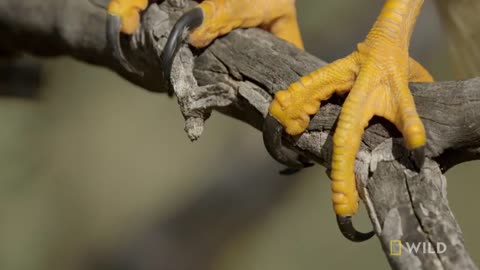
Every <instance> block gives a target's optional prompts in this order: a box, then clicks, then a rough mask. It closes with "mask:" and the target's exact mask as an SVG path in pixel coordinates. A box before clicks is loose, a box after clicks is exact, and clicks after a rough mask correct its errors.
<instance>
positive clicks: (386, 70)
mask: <svg viewBox="0 0 480 270" xmlns="http://www.w3.org/2000/svg"><path fill="white" fill-rule="evenodd" d="M422 5H423V0H388V1H386V3H385V5H384V7H383V9H382V12H381V14H380V16H379V17H378V19H377V21H376V22H375V24H374V26H373V28H372V30H371V31H370V33H369V34H368V36H367V38H366V39H365V41H364V42H362V43H360V44H359V45H358V48H357V50H356V51H355V52H353V53H352V54H350V55H348V56H347V57H345V58H343V59H340V60H337V61H335V62H333V63H331V64H330V65H327V66H325V67H323V68H321V69H319V70H317V71H315V72H313V73H311V74H309V75H307V76H305V77H303V78H301V79H300V81H299V82H296V83H293V84H292V85H290V87H289V88H288V89H286V90H283V91H279V92H277V93H276V95H275V99H274V101H273V102H272V104H271V106H270V113H271V114H272V115H273V116H274V117H275V118H276V119H277V120H278V121H279V122H280V123H281V124H282V125H284V127H285V130H286V132H287V133H289V134H291V135H298V134H300V133H302V132H303V131H305V129H306V128H307V126H308V124H309V121H310V117H309V115H313V114H315V113H316V112H317V111H318V109H319V106H320V101H322V100H326V99H328V98H329V97H330V96H331V95H332V94H334V93H337V94H345V93H347V92H349V94H348V96H347V98H346V100H345V103H344V104H343V107H342V111H341V114H340V117H339V120H338V124H337V129H336V130H335V134H334V136H333V157H332V171H331V179H332V191H333V196H332V200H333V205H334V209H335V212H336V214H337V215H341V216H351V215H354V214H355V213H356V212H357V208H358V194H357V190H356V185H355V176H354V165H355V156H356V154H357V152H358V150H359V147H360V141H361V137H362V135H363V132H364V129H365V128H366V126H367V125H368V121H369V120H370V119H371V118H372V117H373V116H374V115H377V116H381V117H384V118H386V119H388V120H389V121H391V122H392V123H394V124H395V126H396V127H397V128H398V129H399V130H400V131H401V132H402V134H403V136H404V139H405V141H406V145H407V148H409V149H415V148H418V147H421V146H424V145H425V143H426V136H425V129H424V127H423V124H422V122H421V121H420V118H419V117H418V114H417V112H416V109H415V104H414V101H413V97H412V95H411V93H410V90H409V89H408V82H409V81H416V82H419V81H423V82H430V81H433V78H432V76H431V75H430V74H429V73H428V72H427V71H426V70H425V69H424V68H423V67H422V66H421V65H420V64H418V63H417V62H415V61H414V60H413V59H411V58H409V55H408V46H409V43H410V37H411V34H412V31H413V27H414V25H415V22H416V17H417V16H418V14H419V12H420V9H421V7H422Z"/></svg>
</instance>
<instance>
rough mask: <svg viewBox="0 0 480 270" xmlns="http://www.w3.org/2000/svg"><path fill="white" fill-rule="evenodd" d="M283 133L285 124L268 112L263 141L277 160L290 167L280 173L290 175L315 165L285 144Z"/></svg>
mask: <svg viewBox="0 0 480 270" xmlns="http://www.w3.org/2000/svg"><path fill="white" fill-rule="evenodd" d="M282 133H283V126H282V125H281V124H280V123H279V122H278V121H277V119H275V118H274V117H273V116H271V115H270V114H268V115H267V117H266V118H265V122H264V124H263V143H264V144H265V147H266V148H267V151H268V153H269V154H270V155H271V156H272V157H273V158H274V159H275V160H276V161H278V162H280V163H281V164H284V165H286V166H287V167H288V168H287V169H284V170H282V171H281V172H280V173H281V174H284V175H290V174H293V173H296V172H298V171H300V170H301V169H303V168H306V167H311V166H313V164H312V163H311V162H310V161H308V160H307V159H306V158H305V157H303V156H301V155H299V154H297V153H295V152H294V151H292V150H290V149H288V148H285V147H284V146H283V144H282Z"/></svg>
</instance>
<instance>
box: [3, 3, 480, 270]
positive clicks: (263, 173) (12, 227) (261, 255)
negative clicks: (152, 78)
mask: <svg viewBox="0 0 480 270" xmlns="http://www.w3.org/2000/svg"><path fill="white" fill-rule="evenodd" d="M297 2H298V3H297V5H298V13H299V20H300V24H301V29H302V33H303V35H304V40H305V43H306V49H307V50H308V51H309V52H311V53H312V54H314V55H316V56H318V57H320V58H322V59H324V60H327V61H332V60H334V59H337V58H339V57H342V56H344V55H346V54H348V53H349V52H351V51H352V50H353V49H354V48H355V46H356V44H357V43H358V42H360V41H361V40H362V39H363V38H364V36H365V35H366V33H367V32H368V30H369V28H370V27H371V25H372V24H373V22H374V20H375V17H376V16H377V15H378V12H379V11H380V8H381V5H382V3H383V1H381V0H376V1H358V0H342V1H336V0H322V1H307V0H298V1H297ZM411 54H412V56H413V57H415V58H416V59H417V60H419V61H420V62H421V63H423V64H424V65H425V66H426V67H427V68H428V69H429V70H430V71H431V72H432V74H433V75H434V77H435V78H436V79H437V80H450V79H453V78H454V77H453V76H452V69H451V68H450V67H451V64H450V61H449V58H448V46H447V42H446V38H445V36H444V34H443V32H442V29H441V23H440V21H439V18H438V17H437V15H436V10H435V7H434V5H433V1H426V4H425V7H424V9H423V12H422V14H421V16H420V18H419V21H418V25H417V28H416V31H415V34H414V37H413V44H412V46H411ZM34 61H36V62H37V63H40V65H41V66H42V69H41V87H40V89H39V95H38V97H37V98H35V99H33V100H28V99H18V98H3V99H0V111H1V113H0V123H2V128H1V129H0V269H2V270H20V269H22V270H23V269H25V270H27V269H28V270H30V269H32V270H33V269H38V270H42V269H79V270H80V269H82V270H83V269H85V270H86V269H89V267H87V266H86V265H89V263H90V262H89V260H93V259H92V258H97V257H98V256H102V255H101V254H103V253H110V252H111V251H112V252H113V253H115V250H116V249H117V248H119V247H121V246H128V245H129V243H130V241H131V239H135V238H138V237H137V236H138V235H147V238H148V232H147V231H148V230H147V229H145V228H149V227H150V225H151V224H154V223H155V222H157V221H158V220H169V219H170V218H171V217H172V216H175V215H176V214H175V213H177V212H178V211H180V210H182V209H185V208H188V207H189V205H190V204H193V205H195V201H196V198H199V197H202V196H204V195H203V194H205V192H207V191H208V190H210V189H211V188H212V187H213V188H214V187H215V186H216V185H224V184H225V183H230V184H232V185H233V186H234V188H233V190H234V191H233V193H235V191H236V190H235V187H236V188H238V194H237V193H235V194H237V196H244V197H245V198H246V200H245V201H248V200H249V199H248V198H249V196H253V197H254V196H258V195H252V194H250V193H249V192H246V190H247V191H248V190H249V189H245V187H242V181H246V180H247V179H248V181H249V185H250V190H255V188H256V187H255V185H256V184H257V183H258V185H259V186H262V187H263V188H265V186H267V187H268V185H271V182H272V180H273V181H277V179H278V181H279V183H282V185H283V186H285V187H286V188H283V189H280V190H281V191H278V194H277V195H278V196H274V197H275V199H271V198H266V199H265V200H272V201H273V202H272V203H271V204H269V205H268V207H266V208H265V209H264V210H262V211H261V212H259V213H258V214H256V215H252V216H250V217H249V219H251V220H248V221H245V222H244V220H241V221H239V222H238V224H237V225H238V228H236V229H235V230H232V235H231V236H230V237H228V238H226V239H225V241H223V243H222V245H220V246H219V247H215V249H217V252H216V255H215V256H214V259H213V260H212V261H211V262H210V263H209V265H208V267H206V269H215V270H237V269H238V270H240V269H242V270H244V269H262V270H269V269H272V270H273V269H277V270H283V269H284V270H287V269H288V270H290V269H320V268H324V269H349V268H350V269H351V268H356V269H387V268H389V266H388V263H387V260H386V258H385V256H384V254H383V252H382V251H381V247H380V244H379V242H378V241H377V240H376V239H374V240H371V241H368V242H366V243H361V244H354V243H351V242H348V241H347V240H345V239H344V238H343V237H342V236H341V235H340V233H339V232H338V229H337V226H336V222H335V218H334V214H333V211H332V208H331V202H330V183H329V180H328V178H327V177H326V174H325V169H324V168H323V167H321V166H315V167H313V168H310V169H308V170H304V171H303V172H301V173H299V174H298V175H296V176H294V177H288V178H285V177H283V176H279V175H277V173H276V172H277V171H278V170H279V169H281V166H280V165H278V164H276V163H275V162H274V161H273V160H272V159H271V158H270V157H269V156H268V154H267V153H266V151H265V150H264V147H263V143H262V138H261V134H260V132H258V131H257V130H254V129H253V128H252V127H250V126H247V125H245V124H243V123H240V122H238V121H236V120H233V119H230V118H228V117H225V116H222V115H220V114H219V113H214V114H213V116H212V118H211V119H210V120H209V121H208V122H207V126H206V129H205V132H204V134H203V136H202V137H201V138H200V140H198V141H197V142H194V143H192V142H190V141H189V140H188V138H187V136H186V134H185V133H184V131H183V118H182V116H181V114H180V111H179V109H178V107H177V104H176V102H175V101H174V100H172V99H169V98H168V97H167V96H166V95H158V94H153V93H149V92H147V91H144V90H142V89H140V88H138V87H136V86H134V85H132V84H130V83H128V82H126V81H125V80H123V79H122V78H120V77H119V76H117V75H116V74H114V73H112V72H111V71H109V70H106V69H103V68H99V67H94V66H89V65H86V64H84V63H80V62H77V61H74V60H72V59H70V58H57V59H48V60H47V59H35V60H34ZM478 164H479V163H478V162H470V163H466V164H462V165H460V166H457V167H455V168H453V169H452V170H451V171H449V172H448V173H447V177H448V197H449V200H450V204H451V207H452V208H453V211H454V213H455V215H456V218H457V219H458V221H459V223H460V225H461V227H462V229H463V232H464V236H465V241H466V245H467V247H468V248H469V250H470V252H471V255H472V257H473V258H474V260H475V261H476V262H477V264H480V233H479V232H478V228H479V227H480V218H479V217H477V216H476V214H477V212H478V211H477V210H475V208H476V207H475V205H479V203H480V202H479V197H478V195H477V191H478V190H479V189H480V181H479V180H480V179H479V177H478V175H480V169H479V166H478ZM252 180H253V181H252ZM252 185H253V187H251V186H252ZM223 199H225V198H223ZM227 201H228V200H227ZM256 202H257V201H253V202H252V203H251V204H250V205H249V206H248V207H247V209H249V210H248V211H251V212H255V211H256V209H255V207H256V206H257V205H256ZM230 203H232V204H234V203H238V202H230ZM263 203H264V202H259V205H260V204H262V205H263ZM207 206H208V204H207ZM213 208H214V207H212V209H213ZM193 209H194V208H193ZM205 211H206V212H208V211H209V208H208V207H204V209H203V210H202V212H198V215H197V216H195V211H193V212H192V213H190V214H192V215H194V216H195V217H194V218H193V219H192V220H194V221H195V220H197V221H198V220H202V222H203V223H202V224H208V223H209V222H210V223H211V224H215V226H219V227H221V224H220V225H219V223H221V222H222V220H223V219H222V218H223V217H222V216H218V215H216V214H215V213H213V214H210V215H206V216H202V213H205ZM187 213H188V211H187ZM222 213H223V214H225V213H226V212H222ZM227 214H228V215H232V216H235V215H236V213H227ZM206 219H208V220H206ZM186 220H188V219H186ZM356 220H357V223H358V224H359V227H360V228H361V229H362V230H364V231H367V230H369V229H370V226H371V225H370V224H369V222H368V219H367V218H366V213H365V211H364V210H362V211H361V213H360V214H359V216H358V217H356ZM162 222H163V221H162ZM175 222H178V220H177V221H175ZM175 222H173V224H175ZM160 223H161V222H160ZM226 224H227V225H228V222H226ZM189 226H190V227H189V228H190V229H189V230H190V231H191V233H192V234H202V233H204V232H203V231H202V227H201V226H198V227H197V226H196V224H189ZM226 231H228V230H226ZM207 232H208V230H207ZM209 233H211V232H209ZM219 235H221V237H223V234H219ZM185 237H188V235H187V236H185ZM215 237H218V235H217V236H216V235H213V234H212V235H209V234H208V233H207V234H206V235H203V238H202V239H206V240H205V243H207V244H208V239H213V238H215ZM140 242H141V241H140ZM187 242H188V241H187ZM220 242H222V241H220ZM196 245H200V246H201V245H202V243H196ZM208 248H211V247H208V246H207V247H205V249H208ZM154 252H159V253H160V252H161V251H158V250H157V251H154ZM99 254H100V255H99ZM123 254H124V255H122V256H127V257H128V256H129V255H128V252H127V255H125V253H123ZM177 255H178V256H180V257H179V258H186V259H187V258H188V256H189V254H180V255H179V254H177ZM113 260H115V256H113ZM105 269H106V268H105ZM191 269H201V267H198V268H191Z"/></svg>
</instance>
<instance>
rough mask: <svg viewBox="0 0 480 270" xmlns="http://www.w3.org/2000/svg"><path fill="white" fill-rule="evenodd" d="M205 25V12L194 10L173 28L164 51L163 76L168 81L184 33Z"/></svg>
mask: <svg viewBox="0 0 480 270" xmlns="http://www.w3.org/2000/svg"><path fill="white" fill-rule="evenodd" d="M202 23H203V10H202V9H201V8H194V9H192V10H190V11H188V12H187V13H185V14H183V15H182V17H180V19H178V21H177V22H176V23H175V25H174V26H173V29H172V31H171V32H170V35H169V36H168V40H167V43H166V44H165V48H164V49H163V65H162V69H163V74H164V76H165V78H166V79H167V80H170V72H171V70H172V64H173V59H174V58H175V55H176V54H177V52H178V50H179V49H180V46H181V45H182V41H183V33H184V31H190V30H192V29H195V28H197V27H199V26H200V25H201V24H202Z"/></svg>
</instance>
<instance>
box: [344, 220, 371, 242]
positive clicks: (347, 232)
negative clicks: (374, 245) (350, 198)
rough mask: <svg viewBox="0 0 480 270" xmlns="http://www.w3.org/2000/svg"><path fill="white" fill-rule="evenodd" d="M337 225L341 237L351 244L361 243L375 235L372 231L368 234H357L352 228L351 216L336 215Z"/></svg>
mask: <svg viewBox="0 0 480 270" xmlns="http://www.w3.org/2000/svg"><path fill="white" fill-rule="evenodd" d="M337 224H338V228H339V229H340V232H342V235H343V236H345V238H347V239H348V240H350V241H352V242H363V241H367V240H368V239H370V238H372V236H374V235H375V232H374V231H371V232H368V233H362V232H359V231H357V230H356V229H355V227H353V224H352V216H340V215H337Z"/></svg>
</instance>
